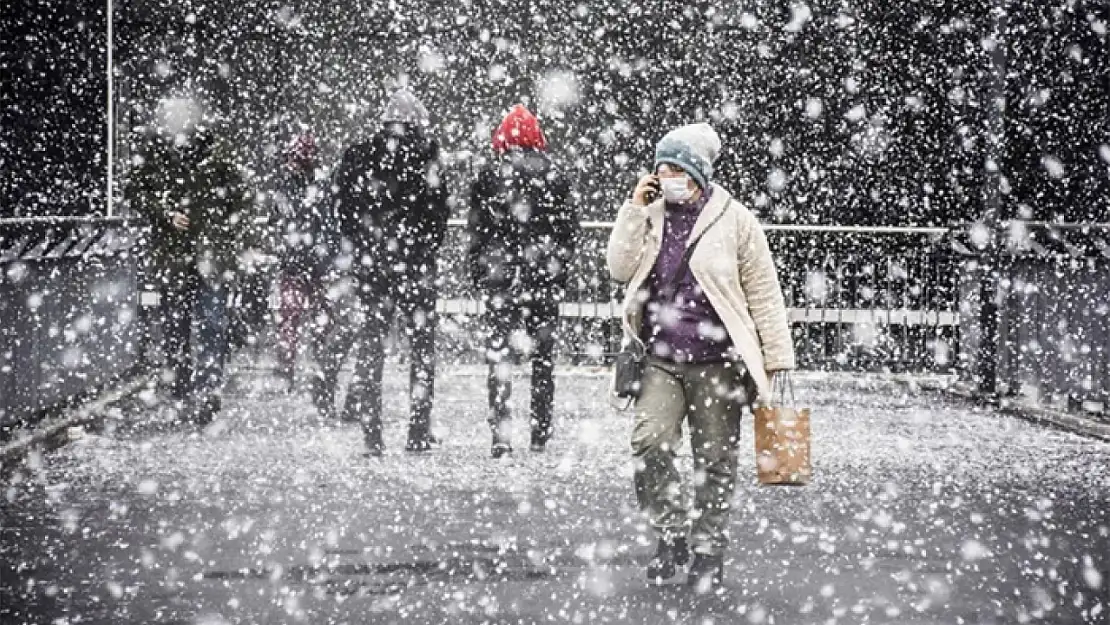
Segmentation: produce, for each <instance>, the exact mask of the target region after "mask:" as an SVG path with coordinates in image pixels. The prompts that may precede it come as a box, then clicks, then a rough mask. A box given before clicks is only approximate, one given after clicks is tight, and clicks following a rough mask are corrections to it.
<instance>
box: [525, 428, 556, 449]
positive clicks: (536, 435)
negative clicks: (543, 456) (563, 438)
mask: <svg viewBox="0 0 1110 625" xmlns="http://www.w3.org/2000/svg"><path fill="white" fill-rule="evenodd" d="M549 440H551V430H550V428H532V443H531V446H530V448H531V450H532V451H534V452H536V453H542V452H543V451H544V450H545V449H547V441H549Z"/></svg>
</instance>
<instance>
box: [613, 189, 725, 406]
mask: <svg viewBox="0 0 1110 625" xmlns="http://www.w3.org/2000/svg"><path fill="white" fill-rule="evenodd" d="M731 205H732V202H731V201H730V202H729V203H728V204H726V205H725V207H724V208H723V209H721V212H720V213H718V214H717V216H716V217H714V218H713V221H711V222H710V223H709V225H708V226H706V228H705V230H702V231H701V234H699V235H698V236H697V238H696V239H694V240H693V241H691V242H690V244H689V245H688V246H686V250H685V251H684V252H683V254H682V259H681V260H679V261H678V266H677V267H675V271H674V273H673V274H671V277H670V279H669V280H668V281H667V285H666V287H664V289H663V290H664V292H665V293H673V292H674V290H675V289H676V288H677V286H678V281H679V280H681V279H682V276H684V275H686V271H687V269H688V268H689V266H690V257H691V256H693V255H694V249H695V248H697V246H698V243H700V242H701V238H702V237H704V236H705V233H706V232H709V229H710V228H712V227H713V226H714V225H715V224H716V223H717V222H718V221H720V220H721V217H723V216H724V214H725V211H727V210H728V207H729V206H731ZM669 297H673V296H669ZM622 323H623V321H622ZM646 362H647V354H646V353H645V350H644V345H643V343H641V342H640V340H639V338H638V337H632V340H631V341H629V342H628V344H627V345H625V346H624V347H623V348H621V351H620V352H618V353H617V357H616V360H614V362H613V393H614V394H615V395H616V396H617V397H619V398H621V399H627V400H629V402H631V401H633V400H635V399H637V398H638V397H639V396H640V391H641V390H642V387H643V379H644V365H645V364H646ZM626 407H627V406H626Z"/></svg>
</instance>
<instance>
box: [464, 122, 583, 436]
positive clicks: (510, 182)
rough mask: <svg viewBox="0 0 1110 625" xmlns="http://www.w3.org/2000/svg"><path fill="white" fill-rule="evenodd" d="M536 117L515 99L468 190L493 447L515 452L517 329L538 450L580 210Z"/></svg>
mask: <svg viewBox="0 0 1110 625" xmlns="http://www.w3.org/2000/svg"><path fill="white" fill-rule="evenodd" d="M546 150H547V140H546V138H545V137H544V134H543V131H542V130H541V128H540V125H539V122H538V121H537V119H536V117H535V116H534V115H532V113H531V112H529V111H528V109H526V108H525V107H524V106H522V105H517V106H515V107H513V109H512V110H511V111H510V112H509V114H508V115H507V116H506V117H505V119H504V121H502V122H501V125H500V126H499V127H498V128H497V129H496V131H495V132H494V136H493V151H494V153H495V156H496V158H495V159H494V160H493V161H492V162H491V163H489V164H488V165H487V166H486V167H484V168H483V169H482V170H481V171H480V173H479V174H478V178H477V180H476V181H475V182H474V184H473V186H472V187H471V190H470V216H469V220H468V221H469V224H468V232H469V236H470V242H469V247H468V251H467V262H468V265H469V270H470V276H471V279H472V280H473V282H474V286H475V288H476V289H477V290H478V291H479V293H480V294H481V298H482V301H483V302H484V304H485V310H486V312H485V316H484V325H485V327H486V330H487V332H488V342H487V345H486V347H487V350H486V358H487V362H488V363H489V377H488V391H489V405H490V409H491V415H490V420H489V422H490V428H491V429H492V432H493V445H492V454H493V457H494V458H499V457H501V456H503V455H505V454H507V453H511V452H512V443H511V435H510V432H509V423H510V420H511V414H510V409H509V397H510V394H511V392H512V382H511V375H512V365H513V361H514V359H515V357H516V353H515V352H516V351H518V350H517V349H516V347H517V346H514V345H513V344H512V342H511V340H510V338H511V336H512V334H513V333H514V332H515V331H517V330H521V329H522V330H524V331H525V332H526V333H527V335H528V336H529V338H530V339H531V349H530V350H529V351H530V359H531V365H532V403H531V423H530V425H531V449H532V450H533V451H543V449H544V447H545V445H546V444H547V442H548V440H549V439H550V438H551V436H552V432H553V430H552V405H553V402H554V397H555V381H554V362H553V356H554V348H555V339H556V336H555V332H556V327H557V324H558V320H559V303H560V302H562V301H563V299H564V296H565V292H566V286H567V276H568V271H567V269H568V263H569V260H570V256H571V254H572V253H573V249H574V240H575V237H576V233H577V229H578V218H577V215H576V211H575V209H574V207H573V204H572V198H571V186H570V183H569V182H568V180H567V179H566V178H565V177H564V176H563V175H562V174H561V173H560V172H559V171H558V169H557V168H556V167H555V165H554V164H553V163H552V161H551V159H550V157H549V156H548V155H547V152H546Z"/></svg>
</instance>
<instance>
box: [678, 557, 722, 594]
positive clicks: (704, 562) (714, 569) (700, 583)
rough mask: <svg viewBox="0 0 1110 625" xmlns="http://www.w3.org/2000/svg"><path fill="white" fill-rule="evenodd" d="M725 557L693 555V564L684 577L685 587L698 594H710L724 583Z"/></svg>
mask: <svg viewBox="0 0 1110 625" xmlns="http://www.w3.org/2000/svg"><path fill="white" fill-rule="evenodd" d="M724 575H725V557H724V556H723V555H715V556H710V555H704V554H700V553H698V554H694V563H693V564H691V565H690V571H689V573H687V576H686V585H687V586H689V587H691V588H693V589H694V590H696V591H697V592H698V593H700V594H705V593H708V592H711V591H712V590H713V589H715V588H719V587H720V586H721V584H723V583H724Z"/></svg>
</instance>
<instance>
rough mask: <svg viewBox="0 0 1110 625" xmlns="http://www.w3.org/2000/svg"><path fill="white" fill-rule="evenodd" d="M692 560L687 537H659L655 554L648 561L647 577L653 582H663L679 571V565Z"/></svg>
mask: <svg viewBox="0 0 1110 625" xmlns="http://www.w3.org/2000/svg"><path fill="white" fill-rule="evenodd" d="M689 561H690V549H689V547H687V545H686V539H685V538H681V537H680V538H675V539H673V540H668V539H665V538H660V539H659V545H658V546H657V547H656V548H655V556H654V557H652V559H651V562H648V568H647V577H648V582H649V583H652V584H662V583H663V582H665V581H667V580H669V579H671V578H672V577H674V576H675V573H677V572H678V567H680V566H686V563H687V562H689Z"/></svg>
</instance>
